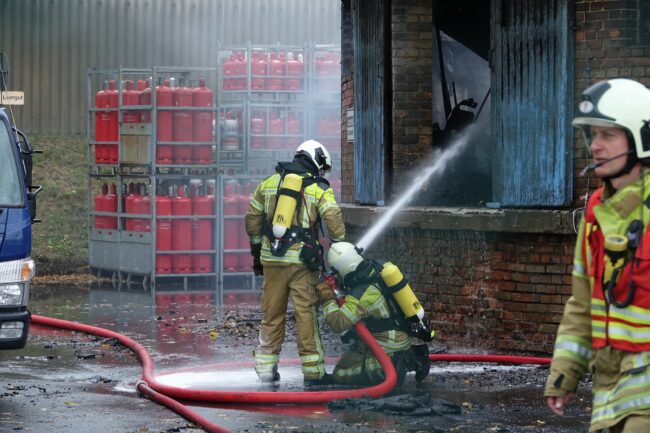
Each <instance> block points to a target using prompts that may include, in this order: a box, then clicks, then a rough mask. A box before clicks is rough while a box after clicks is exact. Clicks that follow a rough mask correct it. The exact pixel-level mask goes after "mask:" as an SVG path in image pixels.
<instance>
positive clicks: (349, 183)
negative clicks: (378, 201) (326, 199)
mask: <svg viewBox="0 0 650 433" xmlns="http://www.w3.org/2000/svg"><path fill="white" fill-rule="evenodd" d="M352 40H353V36H352V13H351V11H350V2H349V1H344V2H343V3H342V5H341V92H342V95H341V199H342V201H343V202H344V203H354V143H352V142H348V141H347V128H348V119H347V112H348V109H351V108H354V77H353V74H354V46H353V45H352Z"/></svg>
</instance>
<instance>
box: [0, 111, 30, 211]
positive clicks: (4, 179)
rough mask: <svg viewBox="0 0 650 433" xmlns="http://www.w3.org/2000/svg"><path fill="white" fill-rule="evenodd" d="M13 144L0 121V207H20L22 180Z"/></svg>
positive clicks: (5, 125) (5, 126)
mask: <svg viewBox="0 0 650 433" xmlns="http://www.w3.org/2000/svg"><path fill="white" fill-rule="evenodd" d="M14 146H15V144H14V143H13V141H12V140H11V136H10V135H9V130H8V129H7V124H6V123H5V122H3V121H1V120H0V207H22V206H25V203H24V202H23V192H22V188H23V180H22V179H21V177H20V176H21V173H20V171H19V170H18V167H19V166H18V161H17V160H16V149H15V147H14Z"/></svg>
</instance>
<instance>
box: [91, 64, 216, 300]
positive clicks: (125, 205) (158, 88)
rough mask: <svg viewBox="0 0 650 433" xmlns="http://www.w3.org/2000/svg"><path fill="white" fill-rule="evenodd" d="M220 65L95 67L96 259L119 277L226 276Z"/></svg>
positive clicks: (95, 264)
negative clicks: (220, 203)
mask: <svg viewBox="0 0 650 433" xmlns="http://www.w3.org/2000/svg"><path fill="white" fill-rule="evenodd" d="M216 80H217V70H216V69H215V68H162V67H156V68H153V69H119V70H114V71H90V72H89V73H88V89H89V91H90V94H89V98H88V99H89V101H91V104H92V105H91V108H90V109H89V116H88V118H89V127H88V131H89V132H88V136H89V137H88V138H89V145H90V149H91V152H90V156H89V169H90V176H89V191H91V194H90V197H89V205H90V207H91V209H92V210H91V216H92V218H91V219H90V220H91V224H89V251H90V265H91V267H92V268H93V269H95V270H96V271H97V272H98V273H99V274H104V275H107V276H110V277H111V278H112V279H113V281H117V282H118V284H122V282H126V283H127V284H131V283H132V282H134V281H139V282H141V283H142V284H143V286H151V287H154V286H156V285H158V286H159V287H160V286H161V285H165V284H166V283H167V282H169V283H170V284H175V285H178V284H182V286H183V287H184V288H187V286H188V281H189V280H190V279H192V278H194V277H197V278H198V277H200V278H201V279H202V281H203V280H204V281H206V282H207V281H208V280H210V279H211V281H212V284H214V282H216V266H217V258H216V257H217V251H216V244H217V242H216V230H215V217H216V200H215V191H216V178H217V177H218V175H219V168H218V167H219V164H218V163H217V159H216V153H215V149H216V148H217V141H216V137H215V133H214V129H215V126H214V125H215V120H216V112H217V108H216V101H215V96H216V95H215V92H214V90H213V89H216V82H217V81H216Z"/></svg>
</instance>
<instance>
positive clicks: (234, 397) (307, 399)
mask: <svg viewBox="0 0 650 433" xmlns="http://www.w3.org/2000/svg"><path fill="white" fill-rule="evenodd" d="M32 323H33V324H36V325H41V326H47V327H53V328H59V329H65V330H69V331H78V332H84V333H87V334H91V335H95V336H99V337H105V338H114V339H116V340H118V341H119V342H120V343H121V344H122V345H124V346H125V347H127V348H129V349H130V350H131V351H133V352H134V353H135V354H136V355H137V356H138V358H139V360H140V363H141V365H142V377H141V379H140V380H139V381H138V383H137V386H136V388H137V390H138V391H139V392H141V393H142V394H144V395H146V396H147V397H148V398H150V399H151V400H153V401H155V402H157V403H160V404H161V405H163V406H166V407H167V408H169V409H171V410H173V411H174V412H176V413H177V414H179V415H180V416H182V417H184V418H185V419H187V420H189V421H191V422H193V423H194V424H196V425H198V426H200V427H202V428H203V429H204V430H206V431H208V432H215V433H227V432H230V430H228V429H226V428H224V427H222V426H220V425H218V424H216V423H214V422H212V421H210V420H208V419H207V418H205V417H203V416H201V415H199V414H198V413H196V412H195V411H193V410H191V409H190V408H188V407H187V406H186V405H184V404H182V403H180V402H179V401H178V400H184V401H194V402H203V403H206V402H207V403H240V404H241V403H246V404H313V403H327V402H330V401H333V400H342V399H346V398H364V397H381V396H383V395H385V394H388V393H389V392H391V391H392V390H393V388H395V385H396V384H397V374H396V371H395V368H394V366H393V363H392V362H391V359H390V357H389V356H388V355H387V354H386V352H384V350H383V349H382V347H381V346H380V345H379V343H378V342H377V340H376V339H375V338H374V337H373V336H372V334H371V333H370V332H369V331H368V329H367V328H366V327H365V325H364V324H363V323H362V322H358V323H357V324H356V325H355V329H356V331H357V333H358V334H359V336H360V337H361V339H362V340H363V341H364V342H365V343H366V344H367V345H368V346H369V347H370V349H371V350H372V352H373V353H374V355H375V356H376V357H377V359H378V361H379V363H380V365H381V366H382V368H383V369H384V372H385V377H386V379H385V380H384V382H382V383H380V384H378V385H375V386H371V387H366V388H358V389H345V390H329V391H308V392H295V391H291V392H267V391H217V390H200V389H199V390H195V389H186V388H178V387H175V386H170V385H164V384H161V383H159V382H158V381H157V380H156V378H155V376H154V364H153V361H152V359H151V356H150V355H149V352H148V351H147V350H146V349H145V348H144V347H143V346H142V345H140V344H139V343H137V342H136V341H134V340H132V339H131V338H129V337H127V336H125V335H123V334H120V333H117V332H114V331H110V330H108V329H104V328H100V327H96V326H91V325H85V324H82V323H77V322H70V321H67V320H62V319H56V318H51V317H45V316H39V315H32ZM429 360H430V361H433V362H443V361H444V362H492V363H500V364H539V365H545V364H549V363H550V359H549V358H542V357H531V356H510V355H476V354H430V355H429Z"/></svg>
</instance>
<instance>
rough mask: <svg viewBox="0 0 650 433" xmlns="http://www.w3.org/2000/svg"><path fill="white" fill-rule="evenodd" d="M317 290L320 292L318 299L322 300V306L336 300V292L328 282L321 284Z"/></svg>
mask: <svg viewBox="0 0 650 433" xmlns="http://www.w3.org/2000/svg"><path fill="white" fill-rule="evenodd" d="M316 289H317V290H318V298H319V299H320V303H321V304H324V303H326V302H327V301H332V300H334V299H336V294H335V293H334V290H332V287H331V286H330V285H329V284H327V283H326V282H323V283H319V284H318V285H317V286H316Z"/></svg>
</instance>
